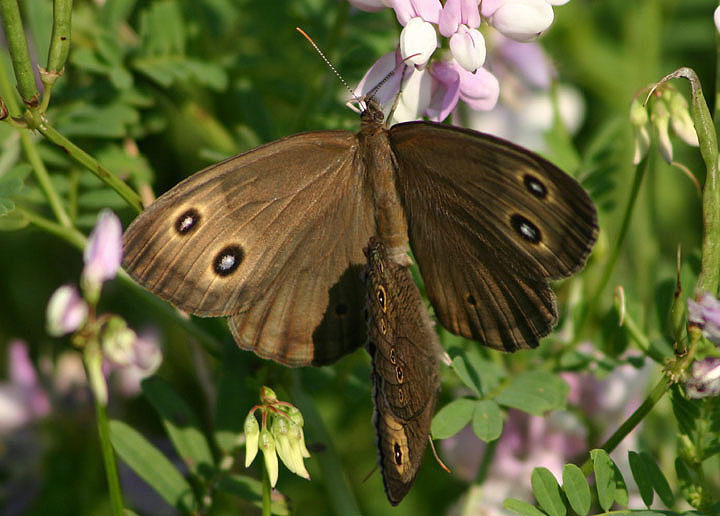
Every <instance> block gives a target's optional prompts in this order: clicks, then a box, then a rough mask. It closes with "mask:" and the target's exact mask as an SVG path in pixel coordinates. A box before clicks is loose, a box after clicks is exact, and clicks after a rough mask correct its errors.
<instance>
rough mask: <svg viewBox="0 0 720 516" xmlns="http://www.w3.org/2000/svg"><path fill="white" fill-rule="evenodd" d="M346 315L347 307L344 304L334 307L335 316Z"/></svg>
mask: <svg viewBox="0 0 720 516" xmlns="http://www.w3.org/2000/svg"><path fill="white" fill-rule="evenodd" d="M347 313H348V306H347V305H346V304H345V303H338V304H336V305H335V315H337V316H338V317H343V316H344V315H347Z"/></svg>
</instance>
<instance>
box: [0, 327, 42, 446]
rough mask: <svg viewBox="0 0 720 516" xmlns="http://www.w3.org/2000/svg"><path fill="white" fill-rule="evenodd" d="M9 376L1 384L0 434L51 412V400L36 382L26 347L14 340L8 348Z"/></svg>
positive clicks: (34, 371) (35, 374) (35, 375)
mask: <svg viewBox="0 0 720 516" xmlns="http://www.w3.org/2000/svg"><path fill="white" fill-rule="evenodd" d="M8 367H9V371H8V373H9V374H8V376H9V379H10V381H9V382H6V383H2V384H0V433H7V432H9V431H11V430H14V429H16V428H18V427H20V426H23V425H25V424H27V423H29V422H30V421H32V420H34V419H38V418H41V417H43V416H45V415H47V413H48V412H50V401H49V399H48V396H47V394H46V393H45V390H44V389H43V388H42V386H41V385H40V382H39V381H38V377H37V372H36V370H35V367H34V366H33V364H32V362H31V361H30V356H29V355H28V348H27V344H25V343H24V342H22V341H20V340H15V341H12V342H11V343H10V346H9V347H8Z"/></svg>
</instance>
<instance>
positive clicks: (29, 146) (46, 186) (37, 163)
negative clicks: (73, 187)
mask: <svg viewBox="0 0 720 516" xmlns="http://www.w3.org/2000/svg"><path fill="white" fill-rule="evenodd" d="M0 93H1V94H2V97H3V99H4V100H5V103H6V105H7V108H8V109H9V111H10V115H11V116H17V115H18V114H19V113H20V106H19V105H18V103H17V98H16V97H15V94H14V92H13V89H12V86H11V85H10V80H9V78H8V76H7V73H6V72H5V67H3V66H0ZM18 131H19V133H20V143H21V145H22V147H23V151H24V152H25V156H26V157H27V160H28V162H29V163H30V165H31V166H32V169H33V173H34V174H35V178H36V179H37V182H38V184H39V185H40V188H41V189H42V191H43V193H44V194H45V197H46V198H47V200H48V204H49V205H50V209H51V210H52V212H53V214H54V215H55V218H56V219H57V220H58V221H59V222H60V224H61V225H62V226H64V227H67V228H70V227H72V221H71V220H70V217H69V216H68V214H67V212H66V211H65V208H64V207H63V203H62V202H61V200H60V196H59V195H58V194H57V192H56V191H55V187H54V186H53V184H52V181H51V180H50V175H49V174H48V171H47V169H46V168H45V163H43V161H42V159H40V154H39V153H38V150H37V145H36V144H35V142H34V141H33V138H32V136H31V135H30V132H29V131H28V130H27V129H18Z"/></svg>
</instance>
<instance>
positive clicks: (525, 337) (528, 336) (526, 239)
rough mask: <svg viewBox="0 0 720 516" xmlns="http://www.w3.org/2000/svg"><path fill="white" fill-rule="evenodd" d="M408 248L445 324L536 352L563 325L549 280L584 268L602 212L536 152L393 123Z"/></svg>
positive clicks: (499, 345)
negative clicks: (559, 322) (542, 339)
mask: <svg viewBox="0 0 720 516" xmlns="http://www.w3.org/2000/svg"><path fill="white" fill-rule="evenodd" d="M389 134H390V141H391V146H392V148H393V152H394V155H395V159H396V163H397V183H398V192H399V195H400V198H401V200H402V202H403V204H404V207H405V213H406V216H407V218H408V226H409V231H408V232H409V238H410V244H411V246H412V248H413V253H414V255H415V257H416V258H417V261H418V265H419V267H420V271H421V273H422V276H423V279H424V281H425V286H426V289H427V293H428V297H429V298H430V301H431V302H432V304H433V306H434V308H435V310H436V313H437V316H438V318H439V319H440V322H441V323H442V324H443V326H445V327H446V328H448V329H449V330H450V331H452V332H454V333H457V334H460V335H463V336H465V337H468V338H472V339H475V340H480V341H481V342H483V343H484V344H486V345H487V346H490V347H493V348H496V349H501V350H506V351H514V350H516V349H518V348H527V347H535V346H537V344H538V339H539V338H540V337H542V336H544V335H546V334H547V333H549V331H550V330H551V328H552V326H553V325H554V324H555V322H556V319H557V311H556V308H555V298H554V294H553V292H552V290H551V289H550V287H549V286H548V283H547V280H549V279H558V278H563V277H566V276H568V275H570V274H572V273H574V272H576V271H577V270H579V269H580V268H581V267H582V266H583V264H584V263H585V260H586V259H587V256H588V255H589V253H590V250H591V248H592V245H593V243H594V242H595V238H596V235H597V217H596V212H595V207H594V205H593V203H592V201H591V200H590V198H589V197H588V195H587V193H585V191H584V190H583V189H582V187H580V185H579V184H578V183H577V182H576V181H575V180H574V179H572V178H571V177H570V176H568V175H566V174H565V173H563V172H562V171H561V170H560V169H558V168H557V167H555V166H554V165H553V164H551V163H550V162H548V161H546V160H544V159H543V158H541V157H539V156H537V155H536V154H534V153H532V152H530V151H528V150H526V149H523V148H521V147H518V146H516V145H513V144H511V143H509V142H506V141H504V140H501V139H499V138H495V137H492V136H489V135H485V134H481V133H478V132H475V131H471V130H467V129H460V128H454V127H450V126H446V125H442V124H432V123H426V122H410V123H406V124H398V125H396V126H393V127H392V128H391V129H390V131H389Z"/></svg>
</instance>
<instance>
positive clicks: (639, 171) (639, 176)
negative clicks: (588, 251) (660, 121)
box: [575, 149, 653, 338]
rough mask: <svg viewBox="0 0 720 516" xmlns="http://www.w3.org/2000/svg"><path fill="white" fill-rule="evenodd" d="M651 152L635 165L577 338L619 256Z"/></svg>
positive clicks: (579, 325) (582, 314) (583, 314)
mask: <svg viewBox="0 0 720 516" xmlns="http://www.w3.org/2000/svg"><path fill="white" fill-rule="evenodd" d="M652 154H653V153H652V149H650V150H649V151H648V153H647V154H646V155H645V157H644V158H643V160H642V161H641V162H640V163H638V165H637V167H635V177H634V178H633V184H632V188H631V190H630V197H629V198H628V201H627V205H626V206H625V213H624V214H623V220H622V224H621V225H620V231H619V233H618V236H617V239H616V240H615V245H614V246H613V249H612V252H611V253H610V258H609V259H608V261H607V262H606V264H605V269H604V270H603V273H602V276H601V278H600V282H599V283H598V285H597V288H596V289H595V292H594V293H593V295H592V296H590V298H589V299H590V300H591V302H590V303H591V304H588V305H586V307H585V308H584V309H583V310H582V312H580V316H579V317H578V322H577V330H576V331H575V335H576V336H578V337H577V338H579V336H580V334H581V330H582V328H583V326H584V324H585V322H586V321H587V320H588V319H589V315H590V314H591V312H592V311H593V310H594V309H596V308H597V306H598V300H599V299H600V296H601V294H602V293H603V292H604V291H605V287H607V284H608V282H609V281H610V277H611V276H612V273H613V270H614V269H615V264H616V263H617V260H618V257H619V256H620V251H621V249H622V247H623V244H624V243H625V237H626V236H627V232H628V229H629V228H630V220H631V219H632V214H633V209H634V208H635V204H636V203H637V197H638V193H639V192H640V186H641V185H642V181H643V178H644V177H645V173H646V172H647V170H648V168H649V167H650V164H651V161H652V159H651V158H650V156H651V155H652Z"/></svg>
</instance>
